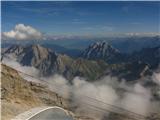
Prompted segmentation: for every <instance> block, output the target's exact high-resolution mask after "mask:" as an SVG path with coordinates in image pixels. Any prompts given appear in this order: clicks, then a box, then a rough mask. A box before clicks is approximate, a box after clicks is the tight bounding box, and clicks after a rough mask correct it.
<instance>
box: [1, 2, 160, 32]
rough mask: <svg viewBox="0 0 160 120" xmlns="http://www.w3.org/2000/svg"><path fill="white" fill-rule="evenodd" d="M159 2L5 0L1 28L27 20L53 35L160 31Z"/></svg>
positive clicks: (25, 23)
mask: <svg viewBox="0 0 160 120" xmlns="http://www.w3.org/2000/svg"><path fill="white" fill-rule="evenodd" d="M159 6H160V2H152V1H151V2H129V1H125V2H113V1H112V2H107V1H106V2H105V1H103V2H96V1H95V2H86V1H85V2H82V1H81V2H67V1H66V2H55V1H50V2H44V1H43V2H24V1H20V2H15V1H13V2H2V7H1V8H2V9H1V10H2V32H6V31H10V30H12V29H13V28H14V27H15V25H17V24H24V25H29V26H32V27H34V28H35V29H37V30H39V31H41V32H43V33H47V34H54V35H85V34H89V35H103V34H107V33H130V32H132V33H134V32H135V33H139V32H140V33H141V32H145V33H146V32H159V27H158V26H159V21H160V10H159Z"/></svg>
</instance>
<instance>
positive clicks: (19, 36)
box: [2, 24, 43, 40]
mask: <svg viewBox="0 0 160 120" xmlns="http://www.w3.org/2000/svg"><path fill="white" fill-rule="evenodd" d="M2 36H3V38H4V39H6V40H9V39H14V40H40V39H43V34H42V33H41V32H40V31H38V30H37V29H35V28H33V27H31V26H27V25H24V24H17V25H15V27H14V29H13V30H11V31H8V32H3V33H2Z"/></svg>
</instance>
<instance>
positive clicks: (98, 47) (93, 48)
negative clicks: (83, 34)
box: [81, 42, 124, 63]
mask: <svg viewBox="0 0 160 120" xmlns="http://www.w3.org/2000/svg"><path fill="white" fill-rule="evenodd" d="M81 57H83V58H85V59H89V60H99V59H101V60H104V61H106V62H107V63H119V62H120V61H122V58H123V57H124V56H123V55H122V54H121V53H120V51H119V50H117V49H116V48H113V47H112V46H111V45H109V44H107V43H106V42H96V43H93V44H91V45H90V46H89V47H88V48H86V49H85V51H84V52H83V53H82V55H81Z"/></svg>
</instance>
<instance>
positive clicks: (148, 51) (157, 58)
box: [129, 46, 160, 68]
mask: <svg viewBox="0 0 160 120" xmlns="http://www.w3.org/2000/svg"><path fill="white" fill-rule="evenodd" d="M138 60H139V61H142V62H145V63H147V64H149V65H150V67H152V68H157V67H158V66H159V64H160V46H157V47H153V48H144V49H142V50H141V51H138V52H134V53H133V54H131V55H130V57H129V61H138Z"/></svg>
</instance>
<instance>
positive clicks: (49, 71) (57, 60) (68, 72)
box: [3, 45, 106, 79]
mask: <svg viewBox="0 0 160 120" xmlns="http://www.w3.org/2000/svg"><path fill="white" fill-rule="evenodd" d="M3 55H4V56H7V55H8V56H12V58H14V59H16V60H17V61H18V62H19V63H21V64H22V65H25V66H34V67H36V68H37V69H39V70H40V73H41V74H42V75H44V76H49V75H53V74H55V73H57V74H62V75H64V76H65V77H66V78H67V79H72V78H73V77H75V76H83V77H86V78H88V79H96V78H97V77H98V76H99V75H100V74H102V73H103V71H104V69H105V66H106V63H105V62H98V61H90V60H85V59H82V58H78V59H73V58H71V57H69V56H67V55H63V54H58V53H56V52H55V51H53V50H51V49H48V48H44V47H42V46H40V45H30V46H26V47H23V46H18V45H15V46H11V47H10V48H8V49H7V50H6V51H5V52H4V53H3ZM95 68H96V69H95Z"/></svg>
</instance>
